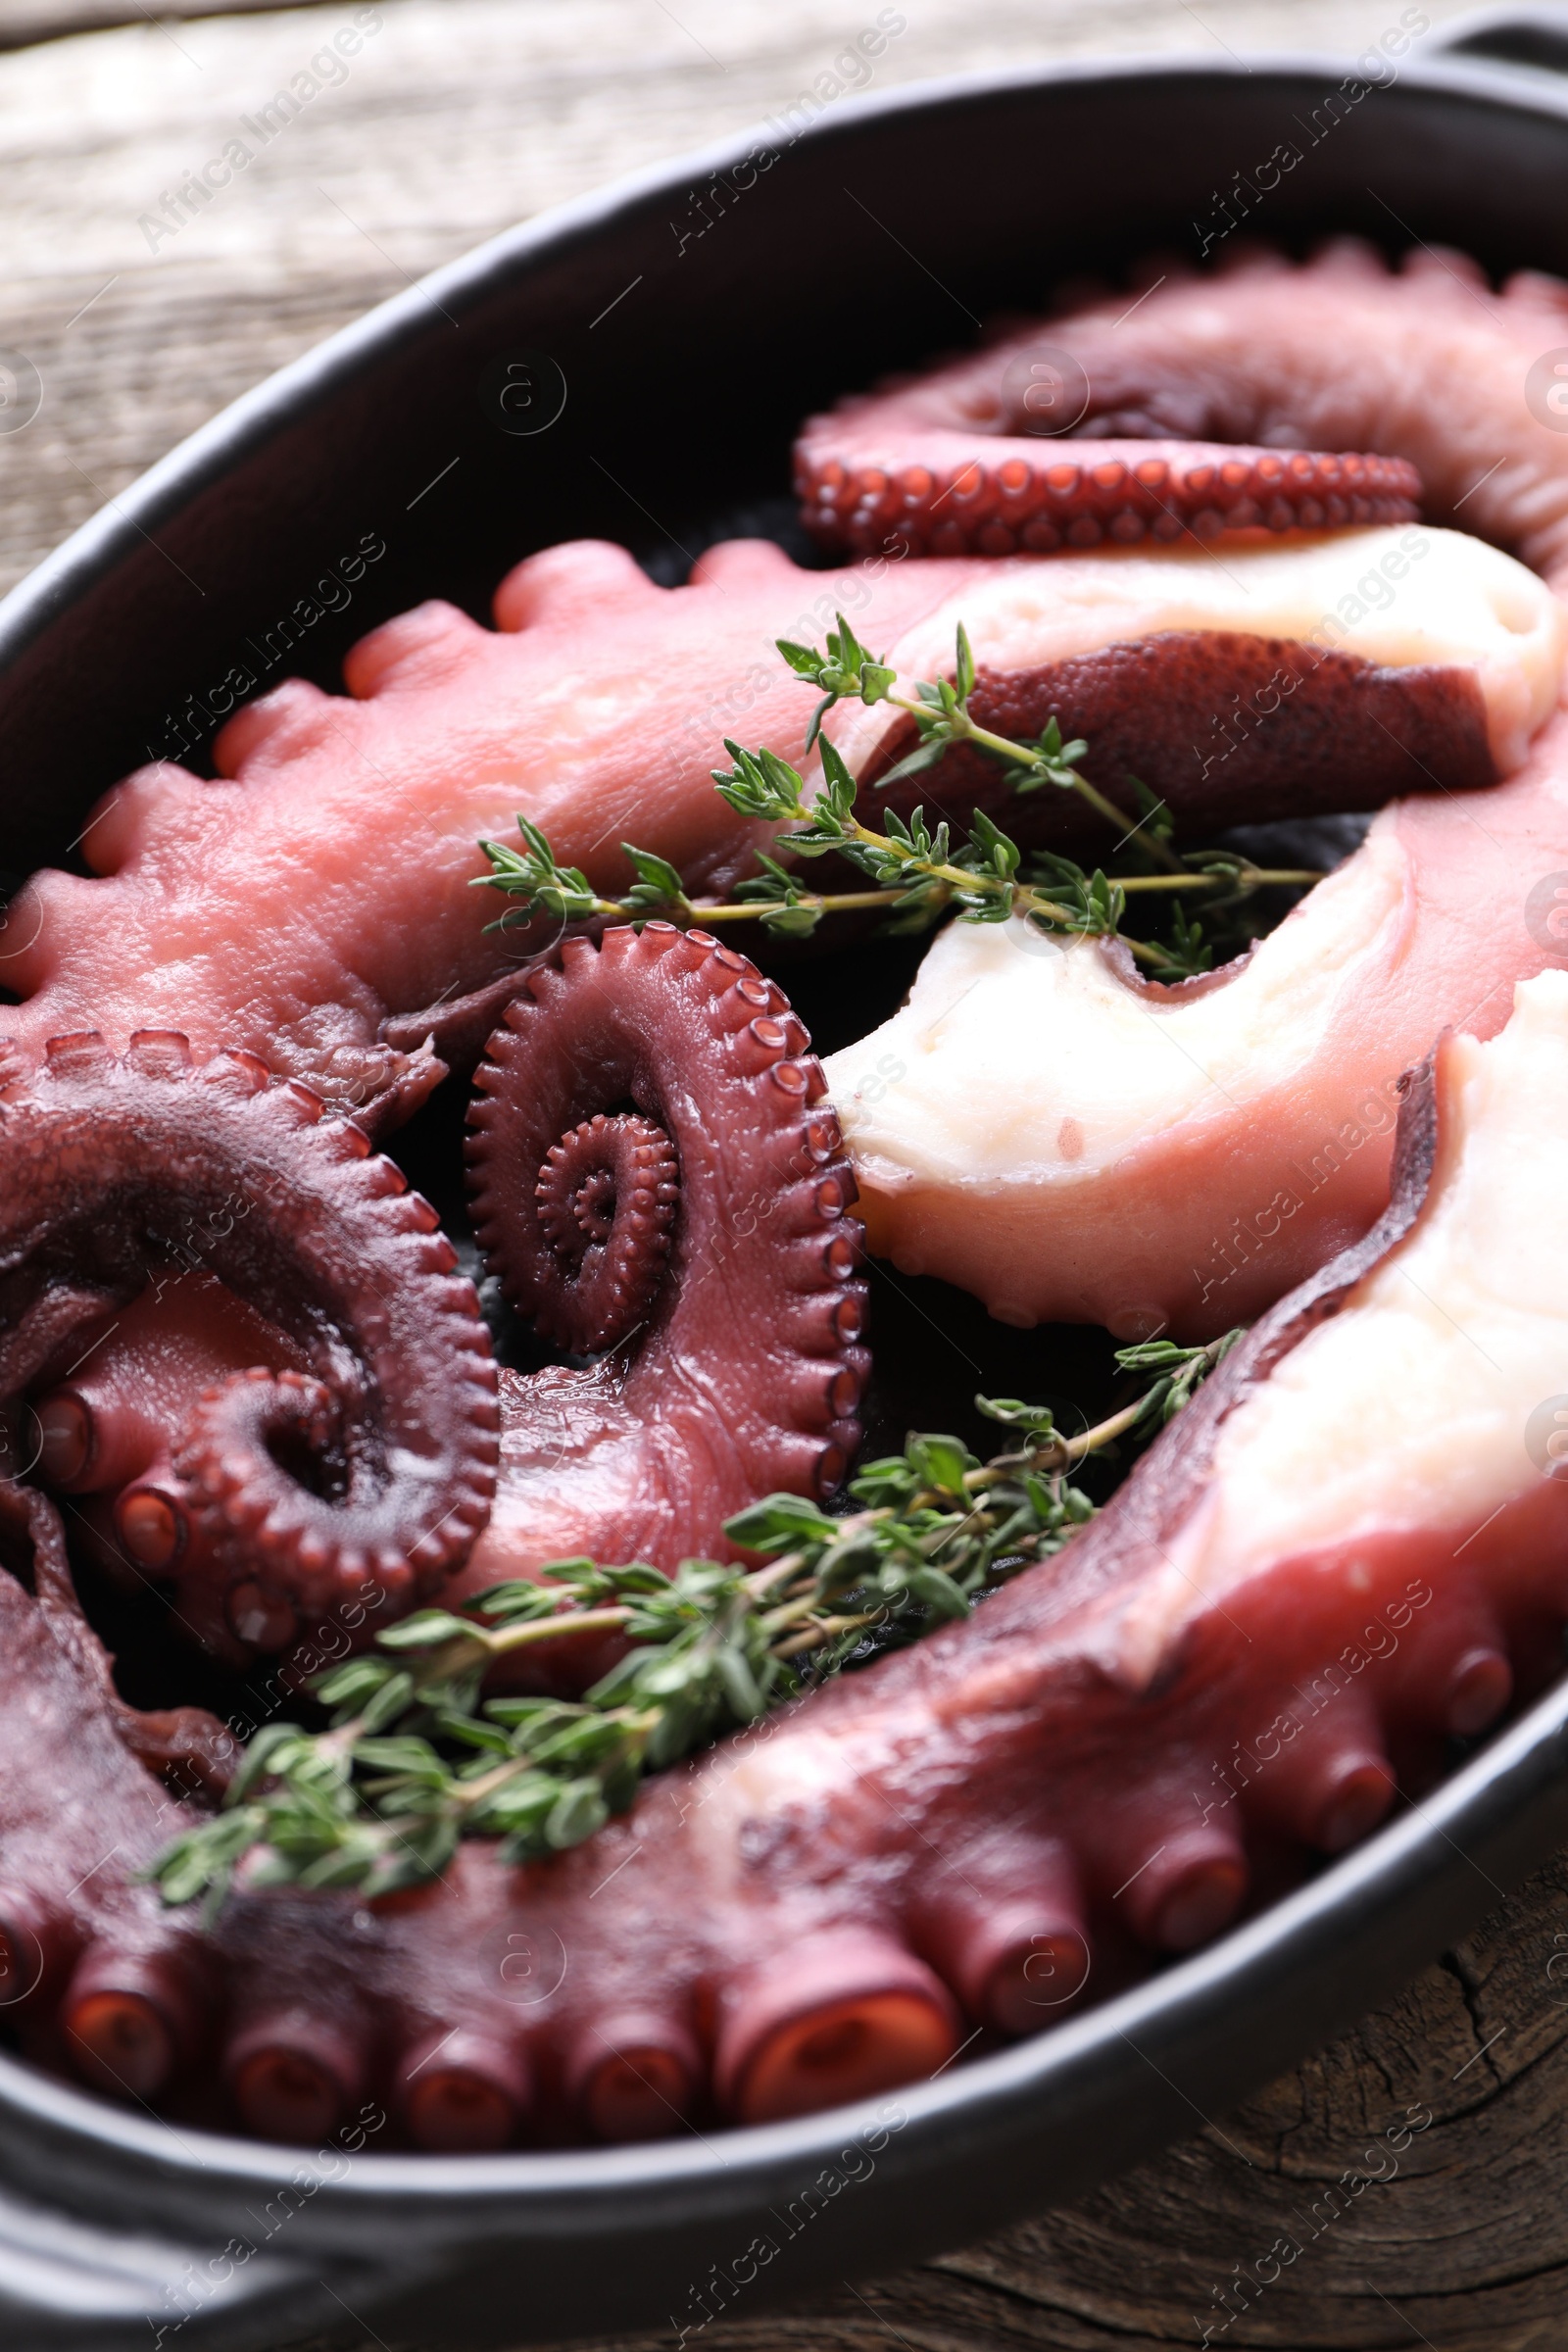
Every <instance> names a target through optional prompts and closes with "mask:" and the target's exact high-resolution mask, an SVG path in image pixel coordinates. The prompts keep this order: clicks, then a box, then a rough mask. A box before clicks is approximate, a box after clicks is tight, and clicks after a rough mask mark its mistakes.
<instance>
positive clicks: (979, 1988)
mask: <svg viewBox="0 0 1568 2352" xmlns="http://www.w3.org/2000/svg"><path fill="white" fill-rule="evenodd" d="M1017 1860H1018V1863H1019V1865H1020V1866H1019V1867H1018V1868H1017V1869H1016V1870H1015V1871H1012V1872H1007V1873H1006V1874H1005V1877H1006V1878H1007V1879H1010V1880H1011V1881H1012V1884H1010V1885H1008V1884H1005V1883H999V1876H998V1873H997V1872H996V1871H995V1870H990V1869H987V1868H986V1867H985V1866H984V1864H983V1863H980V1862H976V1863H974V1864H973V1865H971V1864H970V1863H967V1862H965V1863H964V1864H962V1865H961V1866H960V1870H959V1871H955V1872H954V1873H953V1874H952V1875H951V1876H950V1877H948V1878H946V1879H944V1880H943V1881H942V1882H941V1883H940V1885H939V1886H938V1887H936V1889H935V1890H934V1891H933V1892H931V1893H930V1894H928V1895H927V1896H926V1897H925V1898H924V1900H923V1901H922V1902H921V1903H920V1904H919V1905H918V1906H917V1908H916V1910H915V1912H914V1914H913V1916H912V1918H911V1922H910V1925H911V1928H912V1930H913V1932H914V1934H915V1936H916V1940H917V1941H918V1943H919V1946H920V1949H921V1950H922V1951H923V1952H924V1953H925V1954H926V1956H927V1958H928V1959H930V1960H931V1961H932V1962H933V1963H934V1964H935V1966H936V1967H937V1968H938V1969H939V1970H940V1971H941V1973H942V1976H943V1978H944V1979H945V1980H946V1982H947V1983H948V1984H949V1985H952V1986H953V1989H954V1991H955V1992H956V1994H957V1996H958V1998H959V2000H960V2001H961V2002H962V2003H963V2005H964V2007H965V2009H966V2010H967V2011H968V2013H969V2015H970V2016H971V2017H972V2018H973V2019H974V2020H975V2022H976V2023H977V2024H978V2025H982V2026H991V2027H994V2028H995V2029H996V2030H997V2031H998V2032H999V2033H1003V2034H1037V2033H1039V2031H1040V2029H1041V2027H1042V2026H1048V2025H1050V2024H1052V2023H1053V2022H1054V2019H1055V2018H1057V2017H1059V2016H1060V2015H1061V2013H1062V2011H1063V2009H1064V2008H1065V2007H1066V2006H1067V2005H1068V2003H1069V2002H1071V2001H1074V2000H1076V1999H1077V1997H1078V1996H1079V1994H1080V1993H1081V1992H1082V1991H1083V1990H1084V1988H1085V1986H1086V1985H1087V1984H1088V1982H1089V1974H1090V1968H1091V1951H1090V1943H1089V1928H1088V1920H1087V1916H1086V1909H1085V1904H1084V1898H1083V1895H1082V1892H1081V1890H1080V1888H1079V1886H1078V1883H1077V1874H1076V1872H1075V1871H1074V1870H1073V1867H1072V1862H1071V1859H1070V1857H1069V1856H1068V1855H1067V1854H1066V1852H1065V1851H1064V1850H1063V1849H1060V1848H1056V1849H1054V1850H1053V1849H1048V1848H1042V1849H1040V1850H1039V1851H1038V1852H1036V1851H1033V1850H1028V1849H1026V1850H1025V1851H1024V1852H1023V1853H1022V1854H1020V1855H1019V1856H1018V1857H1017Z"/></svg>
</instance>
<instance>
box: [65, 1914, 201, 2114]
mask: <svg viewBox="0 0 1568 2352" xmlns="http://www.w3.org/2000/svg"><path fill="white" fill-rule="evenodd" d="M206 2010H207V2004H206V2001H205V1999H204V1997H203V1995H202V1992H201V1990H200V1988H199V1987H198V1985H197V1984H196V1982H195V1979H194V1976H193V1974H192V1972H191V1970H190V1969H189V1968H187V1967H186V1966H185V1965H184V1964H183V1963H182V1962H181V1960H180V1959H179V1958H178V1957H177V1956H176V1955H175V1954H174V1953H172V1952H124V1951H120V1950H118V1949H117V1948H116V1947H115V1946H114V1945H113V1944H111V1943H109V1942H108V1941H107V1940H105V1941H100V1942H97V1943H94V1944H91V1945H89V1947H88V1949H87V1950H86V1951H85V1952H84V1953H83V1954H82V1956H81V1958H80V1960H79V1961H78V1962H77V1963H76V1967H75V1971H74V1973H73V1977H72V1980H71V1983H70V1985H69V1986H68V1987H67V1990H66V1996H65V1999H64V2000H63V2001H62V2003H61V2006H60V2023H61V2026H62V2029H63V2031H64V2033H65V2035H66V2041H67V2046H68V2048H69V2049H70V2052H71V2056H72V2060H73V2064H74V2066H75V2068H76V2071H77V2073H78V2074H79V2075H81V2076H82V2078H83V2080H84V2081H86V2082H91V2083H92V2084H93V2085H94V2086H95V2088H97V2089H99V2090H107V2091H111V2092H116V2093H118V2094H119V2095H120V2096H122V2097H129V2098H138V2099H150V2098H155V2097H156V2096H157V2094H158V2093H159V2092H160V2091H161V2090H162V2089H163V2088H164V2087H165V2085H166V2084H167V2083H168V2082H169V2081H170V2079H171V2077H172V2076H173V2075H175V2074H176V2073H177V2072H178V2071H179V2070H180V2068H181V2067H184V2066H187V2065H188V2064H189V2063H190V2061H191V2059H192V2058H193V2057H194V2056H195V2054H196V2052H197V2051H198V2050H199V2048H200V2047H201V2043H202V2040H203V2038H204V2036H205V2032H206V2025H207V2015H206Z"/></svg>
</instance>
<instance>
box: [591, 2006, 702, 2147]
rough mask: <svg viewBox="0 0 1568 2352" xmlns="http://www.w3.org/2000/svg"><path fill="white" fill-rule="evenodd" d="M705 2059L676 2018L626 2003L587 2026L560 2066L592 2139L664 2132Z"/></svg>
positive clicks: (685, 2107)
mask: <svg viewBox="0 0 1568 2352" xmlns="http://www.w3.org/2000/svg"><path fill="white" fill-rule="evenodd" d="M702 2081H703V2061H702V2055H701V2052H700V2051H699V2049H698V2047H697V2043H696V2040H695V2039H694V2037H693V2035H692V2034H691V2033H690V2032H689V2031H688V2030H687V2028H686V2027H685V2026H683V2025H682V2024H681V2023H680V2021H679V2020H678V2019H677V2018H671V2017H662V2016H659V2015H657V2014H655V2013H653V2012H651V2011H650V2012H648V2013H646V2014H644V2013H639V2012H636V2011H628V2012H626V2013H625V2014H624V2015H620V2016H612V2017H608V2018H605V2019H602V2020H601V2021H599V2022H597V2023H596V2024H594V2025H592V2026H590V2027H589V2028H588V2029H587V2031H586V2032H585V2033H584V2034H583V2035H582V2038H581V2040H580V2041H579V2042H578V2044H577V2047H576V2049H575V2050H574V2051H573V2053H572V2055H571V2058H570V2060H569V2061H568V2063H567V2067H566V2091H567V2096H568V2097H569V2098H570V2100H571V2103H572V2105H573V2106H574V2108H575V2109H576V2111H577V2113H578V2114H579V2115H580V2116H581V2117H582V2120H583V2122H584V2123H585V2124H586V2125H587V2127H588V2129H589V2131H592V2132H593V2134H594V2136H595V2137H596V2138H597V2139H607V2140H628V2139H663V2138H665V2137H667V2135H668V2134H669V2133H670V2132H671V2131H676V2130H677V2129H678V2128H679V2126H680V2125H681V2124H683V2123H684V2122H685V2120H686V2117H687V2116H688V2115H689V2114H690V2112H691V2110H692V2108H693V2107H694V2106H695V2104H696V2102H697V2096H698V2093H699V2091H700V2089H701V2088H702Z"/></svg>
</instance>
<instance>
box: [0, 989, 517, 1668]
mask: <svg viewBox="0 0 1568 2352" xmlns="http://www.w3.org/2000/svg"><path fill="white" fill-rule="evenodd" d="M0 1162H3V1165H4V1168H5V1172H6V1184H5V1201H4V1206H3V1208H0V1280H3V1282H4V1285H5V1293H6V1302H7V1321H8V1325H9V1332H8V1339H7V1354H8V1370H7V1385H8V1390H9V1396H10V1400H11V1403H12V1404H13V1406H14V1407H18V1406H20V1405H21V1404H22V1402H23V1400H24V1399H27V1400H29V1401H30V1411H31V1413H32V1415H33V1416H34V1418H35V1423H36V1428H37V1432H38V1439H37V1446H36V1452H37V1456H38V1467H39V1469H40V1473H41V1475H43V1476H44V1477H45V1478H47V1479H49V1480H50V1481H51V1483H53V1484H54V1485H55V1486H56V1487H57V1489H59V1490H60V1491H61V1492H64V1493H70V1494H77V1495H86V1496H89V1497H104V1498H105V1499H106V1500H107V1501H110V1503H111V1523H110V1524H107V1525H106V1524H105V1519H104V1515H103V1512H102V1510H101V1509H100V1512H99V1514H98V1518H97V1530H98V1535H99V1539H100V1545H101V1546H103V1547H107V1548H108V1550H109V1551H110V1554H111V1556H113V1554H114V1551H115V1541H114V1540H115V1538H118V1539H119V1544H120V1545H122V1546H123V1555H122V1556H123V1557H125V1558H126V1566H127V1567H128V1569H129V1570H130V1572H132V1573H134V1572H136V1571H138V1570H139V1571H145V1572H147V1573H149V1574H152V1575H155V1576H159V1577H162V1578H167V1579H168V1580H169V1581H170V1582H171V1583H172V1586H173V1588H174V1598H175V1606H176V1609H177V1611H178V1613H179V1614H180V1616H181V1617H182V1618H183V1619H184V1620H185V1622H186V1624H187V1625H188V1626H189V1627H190V1628H191V1629H192V1630H193V1631H195V1632H196V1633H197V1634H198V1635H199V1636H200V1637H201V1638H203V1639H205V1640H207V1641H208V1642H211V1643H212V1644H213V1645H215V1646H218V1647H220V1648H221V1649H223V1650H224V1651H225V1652H226V1653H227V1654H229V1655H241V1656H242V1655H243V1654H244V1653H245V1651H246V1650H247V1648H252V1647H255V1646H263V1647H269V1648H278V1647H281V1646H283V1644H284V1642H287V1641H288V1640H289V1639H290V1638H291V1637H292V1635H293V1633H294V1632H295V1630H296V1621H297V1617H298V1615H299V1613H300V1612H306V1613H311V1612H319V1611H323V1610H328V1609H330V1608H331V1607H332V1606H333V1605H334V1603H341V1602H342V1601H344V1600H345V1599H346V1598H347V1597H348V1596H349V1595H350V1594H351V1593H356V1592H358V1591H359V1589H360V1588H361V1587H362V1586H365V1585H367V1584H370V1585H373V1586H375V1587H376V1588H377V1589H378V1590H379V1592H380V1594H381V1596H382V1597H381V1603H380V1605H381V1606H383V1607H385V1608H390V1609H391V1610H392V1611H393V1612H394V1613H395V1612H396V1611H398V1610H401V1609H403V1608H407V1607H408V1606H409V1605H411V1603H412V1602H413V1601H414V1600H415V1599H416V1598H417V1597H419V1596H421V1595H422V1596H426V1597H428V1596H429V1595H431V1594H432V1593H435V1592H436V1591H438V1590H439V1589H440V1587H441V1586H442V1584H443V1583H444V1582H445V1580H446V1579H447V1577H448V1576H449V1575H450V1574H451V1573H452V1571H453V1570H454V1569H455V1568H456V1567H457V1565H458V1564H459V1563H460V1562H461V1560H462V1558H463V1557H464V1555H465V1554H466V1551H467V1549H468V1547H469V1545H470V1544H471V1543H472V1541H473V1539H474V1537H475V1535H476V1534H477V1533H478V1530H479V1528H480V1527H481V1526H482V1525H483V1523H484V1520H485V1518H486V1516H487V1514H488V1510H489V1505H490V1499H491V1495H492V1494H493V1492H494V1486H495V1462H496V1455H497V1450H498V1435H497V1431H498V1423H497V1408H496V1402H495V1369H494V1365H493V1362H492V1360H491V1357H490V1351H489V1345H488V1340H487V1337H486V1334H485V1330H484V1326H483V1323H482V1321H481V1319H480V1316H479V1312H478V1301H477V1299H476V1297H475V1295H474V1292H473V1288H472V1285H471V1284H469V1283H467V1282H466V1280H464V1279H463V1278H462V1277H461V1276H459V1275H458V1274H457V1272H456V1268H457V1258H456V1254H455V1252H454V1251H453V1250H452V1247H451V1245H450V1243H448V1242H447V1241H446V1239H445V1237H444V1236H443V1235H442V1234H441V1233H440V1231H439V1227H438V1222H437V1219H436V1217H435V1213H434V1211H433V1210H432V1209H431V1208H430V1207H429V1206H428V1204H427V1203H426V1202H424V1201H421V1200H420V1199H419V1197H418V1196H417V1194H413V1193H410V1192H409V1191H408V1189H407V1187H406V1186H405V1184H404V1181H403V1179H402V1177H401V1175H399V1173H398V1171H397V1170H396V1169H395V1168H393V1167H392V1166H391V1164H390V1163H389V1162H387V1161H385V1160H381V1159H377V1158H374V1157H371V1156H369V1155H368V1147H367V1145H366V1142H365V1138H364V1136H363V1135H362V1134H361V1133H360V1132H359V1130H358V1129H357V1128H353V1127H351V1126H348V1125H345V1124H339V1123H336V1122H323V1121H322V1116H321V1104H320V1103H319V1099H317V1098H316V1097H315V1096H313V1095H311V1094H310V1093H309V1092H308V1090H307V1089H305V1088H304V1087H302V1086H299V1085H298V1084H297V1083H293V1082H285V1083H277V1082H274V1081H272V1080H271V1079H270V1077H269V1075H268V1073H267V1070H266V1068H265V1066H263V1065H262V1064H261V1063H259V1062H258V1061H256V1060H255V1059H254V1058H253V1057H252V1056H249V1055H247V1054H221V1055H218V1056H215V1057H214V1058H213V1059H211V1060H209V1061H207V1062H206V1063H202V1064H197V1063H195V1062H194V1061H193V1060H192V1058H191V1056H190V1055H189V1053H188V1050H187V1048H186V1046H185V1042H184V1041H183V1040H182V1039H178V1038H176V1037H174V1036H172V1035H171V1034H169V1033H160V1034H159V1035H158V1036H156V1037H151V1038H149V1037H133V1038H132V1040H131V1041H130V1045H129V1047H128V1049H127V1051H126V1053H125V1054H123V1055H117V1054H112V1053H111V1052H110V1051H109V1049H108V1048H107V1046H106V1045H105V1044H104V1042H103V1041H102V1040H101V1039H98V1038H93V1037H85V1036H77V1037H74V1038H70V1039H61V1040H55V1041H52V1042H51V1045H50V1047H49V1048H48V1049H47V1050H46V1053H45V1058H44V1065H43V1068H42V1071H41V1072H40V1073H39V1074H38V1075H37V1076H36V1077H27V1078H16V1079H14V1080H13V1081H12V1083H11V1084H10V1085H9V1086H8V1087H7V1089H6V1090H5V1093H4V1095H3V1096H0ZM84 1269H91V1288H90V1289H89V1290H87V1291H85V1292H84V1291H83V1286H82V1276H83V1270H84ZM63 1308H64V1309H65V1310H69V1311H62V1310H63ZM13 1417H14V1418H15V1419H17V1420H18V1421H21V1420H22V1418H23V1416H22V1414H21V1412H20V1411H19V1412H16V1413H14V1416H13ZM126 1555H128V1557H127V1556H126Z"/></svg>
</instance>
